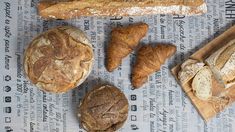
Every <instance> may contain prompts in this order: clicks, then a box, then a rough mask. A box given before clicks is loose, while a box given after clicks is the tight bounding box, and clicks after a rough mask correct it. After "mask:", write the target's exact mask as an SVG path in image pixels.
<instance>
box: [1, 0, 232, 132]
mask: <svg viewBox="0 0 235 132" xmlns="http://www.w3.org/2000/svg"><path fill="white" fill-rule="evenodd" d="M37 3H38V0H17V1H15V0H1V1H0V27H1V29H0V38H1V39H0V43H1V44H0V61H1V62H0V72H1V74H0V76H1V79H0V84H1V92H0V96H1V100H0V102H1V103H0V109H1V110H0V117H1V121H0V131H1V132H13V131H14V132H83V131H84V130H83V129H82V127H81V126H80V125H79V120H78V118H77V107H78V104H79V102H80V101H81V99H82V98H83V96H84V95H85V93H86V92H87V91H89V90H90V89H91V88H92V87H93V86H94V85H96V84H103V83H104V84H105V83H108V84H112V85H115V86H117V87H118V88H120V89H121V90H122V91H123V92H124V93H125V95H126V97H127V98H128V100H129V114H128V119H127V121H126V122H125V124H124V126H123V127H122V128H121V129H120V130H119V131H120V132H130V131H135V132H234V131H235V105H232V106H231V107H229V108H227V109H226V110H224V111H223V112H221V113H220V114H218V115H216V117H214V118H213V119H212V120H211V121H210V122H208V123H205V122H204V121H203V119H202V118H201V116H200V115H199V114H198V112H197V111H196V109H195V108H194V106H193V105H192V104H191V102H190V100H189V99H188V97H187V96H186V95H185V94H184V92H183V91H182V89H181V87H180V86H179V85H178V84H177V82H176V81H175V79H174V78H173V76H172V75H171V73H170V70H169V69H170V68H172V67H173V66H175V65H176V64H179V63H181V62H183V60H185V59H186V58H188V57H189V56H190V55H191V54H192V53H194V52H195V51H196V50H197V49H199V48H201V47H202V46H204V45H205V44H206V43H207V42H209V41H211V40H212V39H213V38H215V37H216V36H218V35H219V34H221V33H222V32H224V31H225V30H226V29H228V28H229V27H231V26H232V25H233V22H234V20H235V1H234V0H207V6H208V13H206V14H203V15H199V16H179V15H163V14H162V15H152V16H151V15H150V16H136V17H80V18H77V19H71V20H66V21H65V20H50V21H47V20H43V19H41V18H40V17H39V16H38V15H37V9H36V5H37ZM141 21H142V22H146V23H147V24H149V26H150V28H149V31H148V34H147V35H146V37H145V38H144V39H143V40H142V41H141V44H152V45H155V44H158V43H173V44H175V45H176V46H177V53H176V54H175V56H174V57H172V58H171V59H169V60H168V62H167V63H165V64H164V65H163V66H162V67H161V70H160V71H159V72H155V73H154V74H152V75H151V76H150V77H149V79H148V83H146V84H145V85H144V86H143V87H142V88H140V89H137V90H133V88H132V86H131V83H130V75H131V72H130V71H131V67H132V66H133V63H134V61H135V60H134V59H135V56H136V53H135V52H133V53H131V54H130V55H129V56H128V57H126V58H125V59H124V60H123V63H122V65H120V66H119V67H118V69H117V70H115V71H114V72H112V73H109V72H107V71H106V69H105V67H104V63H105V47H106V45H107V44H108V41H109V39H110V31H111V29H112V27H117V26H125V25H128V24H131V23H136V22H141ZM58 25H73V26H76V27H79V28H80V29H81V30H83V31H84V32H85V33H86V34H87V35H88V37H89V39H90V40H91V42H92V46H93V48H94V53H95V64H94V66H93V70H92V72H91V74H90V76H89V77H88V79H87V80H86V81H85V82H84V83H83V84H82V85H80V86H79V87H77V88H75V89H73V90H70V91H69V92H66V93H64V94H53V93H47V92H43V91H41V90H39V89H38V88H36V87H35V86H33V85H32V84H30V82H29V81H28V80H27V79H26V77H25V75H24V71H23V68H22V61H23V53H24V50H25V46H26V45H27V44H29V42H30V41H31V40H32V39H33V38H34V37H35V36H36V35H38V34H39V33H41V32H43V31H46V30H48V29H50V28H52V27H55V26H58Z"/></svg>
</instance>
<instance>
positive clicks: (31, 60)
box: [24, 26, 94, 93]
mask: <svg viewBox="0 0 235 132" xmlns="http://www.w3.org/2000/svg"><path fill="white" fill-rule="evenodd" d="M93 56H94V55H93V50H92V45H91V44H90V42H89V40H88V38H87V37H86V35H85V34H84V33H83V32H82V31H81V30H79V29H77V28H75V27H71V26H60V27H55V28H53V29H50V30H48V31H46V32H44V33H42V34H40V35H38V36H37V37H36V38H34V39H33V40H32V42H31V43H30V44H29V45H28V47H27V48H26V50H25V54H24V70H25V73H26V75H27V76H28V78H29V80H30V81H31V82H32V83H33V84H35V85H36V86H37V87H39V88H41V89H42V90H45V91H48V92H54V93H61V92H66V91H68V90H70V89H72V88H75V87H76V86H78V85H80V84H81V83H82V82H83V81H84V80H85V79H86V78H87V76H88V75H89V73H90V72H91V70H92V64H93V60H94V57H93Z"/></svg>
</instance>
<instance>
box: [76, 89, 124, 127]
mask: <svg viewBox="0 0 235 132" xmlns="http://www.w3.org/2000/svg"><path fill="white" fill-rule="evenodd" d="M78 115H79V118H80V122H81V125H82V127H83V128H84V129H86V130H87V131H89V132H109V131H115V130H117V129H119V128H120V127H122V125H123V124H124V122H125V121H126V119H127V116H128V100H127V98H126V97H125V95H124V94H123V93H122V92H121V91H120V90H119V89H118V88H116V87H114V86H109V85H105V86H101V87H97V88H94V89H92V90H91V91H90V92H88V93H87V94H86V96H85V97H84V98H83V100H82V103H81V104H80V108H79V114H78Z"/></svg>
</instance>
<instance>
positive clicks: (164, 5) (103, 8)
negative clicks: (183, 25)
mask: <svg viewBox="0 0 235 132" xmlns="http://www.w3.org/2000/svg"><path fill="white" fill-rule="evenodd" d="M38 11H39V15H40V16H42V17H43V18H55V19H69V18H73V17H76V16H136V15H151V14H183V15H195V14H202V13H205V12H206V11H207V8H206V4H205V2H204V0H174V1H172V0H164V1H163V0H142V1H139V0H128V1H127V0H86V1H83V0H67V1H64V0H63V1H58V0H57V1H55V0H54V1H41V2H40V3H39V5H38Z"/></svg>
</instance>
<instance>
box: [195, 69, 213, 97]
mask: <svg viewBox="0 0 235 132" xmlns="http://www.w3.org/2000/svg"><path fill="white" fill-rule="evenodd" d="M192 89H193V91H194V93H195V96H197V97H198V98H199V99H201V100H208V99H209V98H210V97H212V72H211V70H210V68H209V67H208V66H204V67H203V68H202V69H201V70H200V71H199V72H198V73H197V74H196V75H195V77H194V78H193V81H192Z"/></svg>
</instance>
